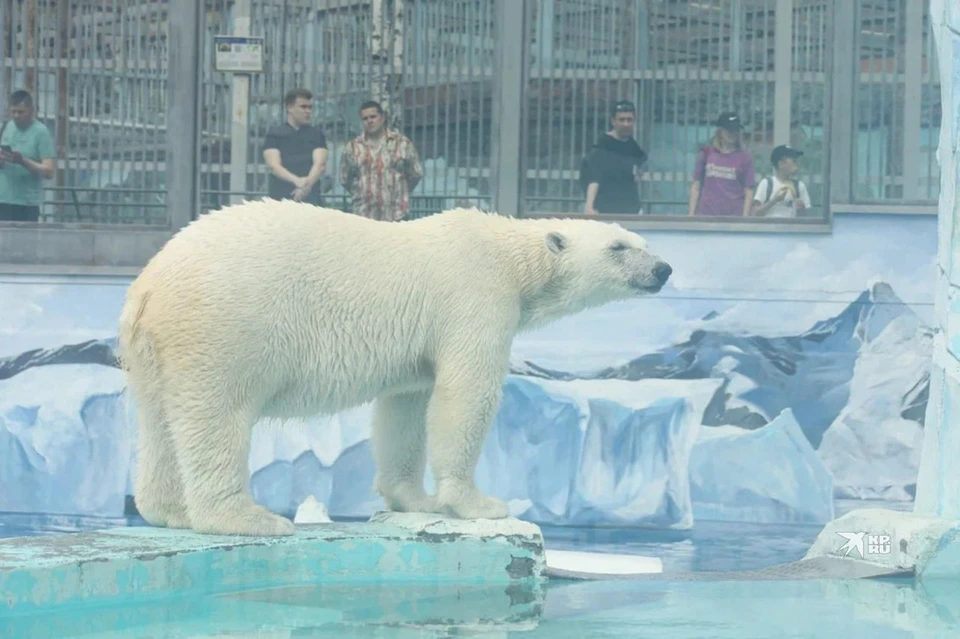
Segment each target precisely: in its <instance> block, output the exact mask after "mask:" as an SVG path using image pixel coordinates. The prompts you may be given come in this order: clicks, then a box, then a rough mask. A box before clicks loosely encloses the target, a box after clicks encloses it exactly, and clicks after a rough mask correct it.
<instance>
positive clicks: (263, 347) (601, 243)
mask: <svg viewBox="0 0 960 639" xmlns="http://www.w3.org/2000/svg"><path fill="white" fill-rule="evenodd" d="M670 274H671V267H670V266H669V265H668V264H667V263H666V262H665V261H663V260H662V259H661V258H660V257H658V256H657V255H654V254H653V253H651V252H650V251H649V250H648V249H647V244H646V242H645V241H644V239H643V238H641V237H640V236H638V235H637V234H635V233H632V232H629V231H627V230H625V229H623V228H622V227H620V226H618V225H616V224H612V223H606V222H602V221H598V220H573V219H515V218H510V217H506V216H502V215H498V214H494V213H486V212H483V211H479V210H476V209H454V210H449V211H445V212H442V213H439V214H437V215H433V216H430V217H426V218H423V219H418V220H411V221H404V222H399V223H396V222H382V221H374V220H370V219H366V218H363V217H359V216H356V215H352V214H348V213H342V212H339V211H336V210H331V209H325V208H319V207H315V206H312V205H310V204H305V203H298V202H295V201H282V202H280V201H275V200H260V201H250V202H244V203H242V204H239V205H235V206H229V207H226V208H223V209H221V210H218V211H216V212H212V213H209V214H206V215H203V216H201V217H200V219H198V220H197V221H194V222H193V223H191V224H189V225H188V226H187V227H186V228H184V229H182V230H180V231H179V232H178V233H177V234H176V235H175V236H174V237H173V238H171V239H170V240H169V241H168V242H167V244H166V245H165V246H163V247H162V248H161V250H160V251H159V252H158V253H156V255H154V257H153V258H152V259H151V260H150V261H149V262H148V264H147V265H146V266H145V267H144V268H143V270H142V271H141V272H140V274H139V275H138V277H137V278H136V279H135V280H134V282H133V283H132V284H131V285H130V287H129V289H128V291H127V297H126V300H125V303H124V306H123V309H122V312H121V315H120V320H119V333H118V356H119V359H120V362H121V364H122V366H123V368H124V370H125V371H126V374H127V379H128V390H129V392H130V394H131V396H132V398H133V399H134V402H135V404H136V405H137V413H138V417H137V420H138V423H139V442H138V447H139V470H138V476H137V478H136V486H135V499H136V503H137V506H138V509H139V511H140V513H141V515H142V516H143V517H144V518H145V519H146V520H147V521H148V522H149V523H151V524H152V525H155V526H166V527H173V528H192V529H193V530H194V531H196V532H199V533H210V534H230V535H257V536H276V535H290V534H292V533H293V532H294V525H293V523H292V522H291V521H290V520H289V519H287V518H285V517H281V516H278V515H276V514H274V513H271V512H269V511H268V510H267V509H265V508H263V507H261V506H260V505H258V504H257V503H255V502H254V500H253V498H252V496H251V494H250V492H249V465H248V463H249V453H250V440H251V432H252V429H253V426H254V424H255V423H256V422H257V421H258V420H259V419H260V418H261V417H272V418H296V417H306V416H314V415H320V414H326V415H330V414H334V413H336V412H339V411H343V410H345V409H348V408H351V407H354V406H358V405H361V404H364V403H367V402H370V401H374V400H375V409H374V417H373V423H372V425H371V439H372V445H373V453H374V460H375V463H376V474H375V481H374V487H373V489H374V490H375V491H376V492H377V493H379V494H380V495H381V496H382V498H383V500H384V503H385V506H386V507H387V508H388V509H390V510H394V511H408V512H409V511H415V512H436V513H441V514H446V515H447V516H451V517H456V518H464V519H474V518H490V519H496V518H503V517H507V516H508V510H507V507H506V505H505V504H504V503H503V502H502V501H500V500H498V499H495V498H493V497H491V496H487V495H484V494H482V493H481V492H480V491H479V490H478V488H477V487H476V485H475V483H474V473H475V468H476V465H477V462H478V458H479V455H480V452H481V448H482V446H483V443H484V440H485V437H486V435H487V432H488V430H489V428H490V426H491V423H492V421H493V419H494V417H495V415H496V412H497V410H498V407H499V404H500V399H501V389H502V385H503V382H504V379H505V377H506V375H507V373H508V371H509V356H510V350H511V344H512V341H513V339H514V336H515V335H516V334H517V333H518V332H519V331H524V330H530V329H533V328H537V327H541V326H544V325H545V324H547V323H548V322H551V321H553V320H556V319H558V318H560V317H563V316H566V315H569V314H572V313H577V312H579V311H582V310H584V309H587V308H590V307H595V306H598V305H601V304H605V303H608V302H612V301H615V300H624V299H628V298H633V297H637V296H643V295H649V294H652V293H656V292H658V291H659V290H660V289H661V288H662V287H663V286H664V284H665V283H666V282H667V279H668V278H669V277H670ZM428 458H429V462H430V464H431V470H432V471H433V474H434V478H435V483H436V493H435V494H434V495H428V494H427V493H426V492H425V490H424V485H423V480H424V473H425V464H426V463H427V459H428Z"/></svg>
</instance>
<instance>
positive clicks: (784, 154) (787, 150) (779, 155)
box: [770, 144, 803, 166]
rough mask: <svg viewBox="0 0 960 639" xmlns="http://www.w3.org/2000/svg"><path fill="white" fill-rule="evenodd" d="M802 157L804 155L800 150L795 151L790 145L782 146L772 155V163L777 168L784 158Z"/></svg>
mask: <svg viewBox="0 0 960 639" xmlns="http://www.w3.org/2000/svg"><path fill="white" fill-rule="evenodd" d="M801 155H803V151H801V150H800V149H795V148H793V147H792V146H790V145H789V144H781V145H780V146H778V147H776V148H775V149H774V150H773V152H772V153H771V154H770V163H771V164H772V165H774V166H776V165H777V164H779V163H780V160H782V159H783V158H798V157H800V156H801Z"/></svg>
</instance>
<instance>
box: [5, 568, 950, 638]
mask: <svg viewBox="0 0 960 639" xmlns="http://www.w3.org/2000/svg"><path fill="white" fill-rule="evenodd" d="M958 615H960V584H957V583H955V582H951V583H946V582H945V583H940V584H933V585H929V584H926V585H924V586H922V587H920V586H914V585H912V583H911V582H908V581H904V582H895V581H871V580H859V581H847V582H839V581H765V582H736V581H734V582H722V581H712V582H622V581H603V582H554V583H552V584H550V585H549V586H548V587H547V589H546V593H545V596H544V597H543V598H542V599H538V598H537V596H536V593H533V592H531V591H517V590H514V591H505V590H504V589H503V588H502V587H501V588H463V587H461V588H449V587H447V588H441V587H435V586H396V585H394V586H379V587H378V586H369V587H364V586H353V587H324V586H321V585H313V586H302V587H288V588H276V589H265V590H256V591H247V592H244V593H240V594H234V595H226V596H220V597H211V598H207V599H199V600H196V599H194V600H190V601H175V602H164V603H158V604H156V605H151V606H138V607H131V608H128V609H101V610H97V611H87V612H85V613H66V614H64V613H60V614H58V615H57V616H56V618H55V619H51V618H46V619H36V620H26V619H20V620H14V622H15V623H16V626H13V625H9V626H7V627H6V629H5V630H4V629H3V622H2V620H0V636H2V637H17V638H20V637H23V638H26V637H29V638H30V639H45V638H46V637H60V638H62V639H66V638H74V637H86V638H91V639H107V638H110V639H114V638H117V639H119V638H121V637H122V638H124V639H143V638H147V637H150V638H151V639H158V638H161V637H162V638H167V639H173V638H186V637H191V638H194V639H206V638H210V639H212V638H214V637H217V638H219V639H223V638H226V637H231V638H235V639H240V638H250V639H254V638H256V639H267V638H269V639H279V638H281V637H282V638H288V637H289V638H291V639H293V638H297V639H301V638H308V637H317V638H319V637H337V638H341V639H346V638H352V637H370V638H382V639H401V638H404V639H406V638H414V637H416V638H425V637H460V636H476V637H498V638H503V637H518V638H529V639H535V638H541V637H542V638H544V639H557V638H561V637H570V638H571V639H573V638H577V639H586V638H590V637H614V638H621V637H651V638H654V637H656V638H658V639H688V638H689V639H693V638H696V639H727V638H730V639H734V638H736V639H747V638H758V639H759V638H768V637H769V638H771V639H773V638H776V639H793V638H797V639H799V638H803V639H806V638H821V637H823V638H828V639H833V638H836V639H856V638H860V637H862V638H864V639H888V638H889V639H893V638H901V637H943V638H946V637H956V636H960V622H958ZM11 632H13V633H15V634H10V633H11Z"/></svg>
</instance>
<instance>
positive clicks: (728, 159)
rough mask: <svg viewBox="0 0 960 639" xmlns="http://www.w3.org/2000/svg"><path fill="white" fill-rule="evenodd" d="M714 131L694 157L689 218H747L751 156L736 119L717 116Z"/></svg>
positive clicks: (750, 182)
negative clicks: (722, 216) (709, 140)
mask: <svg viewBox="0 0 960 639" xmlns="http://www.w3.org/2000/svg"><path fill="white" fill-rule="evenodd" d="M716 125H717V132H716V134H715V135H714V136H713V140H711V142H710V144H709V145H708V146H705V147H704V148H703V149H701V150H700V153H699V154H697V163H696V166H695V167H694V169H693V184H692V185H691V187H690V202H689V204H688V208H687V212H688V213H689V214H690V215H713V216H717V215H742V216H748V215H750V209H751V202H752V200H753V189H754V187H755V186H756V184H755V182H754V174H753V156H752V155H750V153H748V152H747V151H746V150H745V149H744V148H743V142H742V140H741V137H740V118H738V117H737V114H736V113H730V112H726V113H721V114H720V117H719V118H717V121H716Z"/></svg>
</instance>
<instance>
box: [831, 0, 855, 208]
mask: <svg viewBox="0 0 960 639" xmlns="http://www.w3.org/2000/svg"><path fill="white" fill-rule="evenodd" d="M859 6H860V4H859V2H852V1H851V2H835V3H833V5H832V6H831V7H830V18H829V19H828V20H827V33H828V37H827V64H828V68H829V71H830V73H829V74H828V75H827V77H828V78H829V80H828V81H829V82H830V89H829V92H828V100H829V101H828V105H829V112H828V113H827V118H826V126H827V131H826V136H825V137H826V139H827V140H829V142H830V144H829V146H828V151H827V153H826V154H827V155H828V156H829V157H828V162H827V164H826V167H827V170H828V171H829V173H828V175H829V179H830V193H829V201H830V202H831V203H833V204H847V203H850V202H851V201H852V199H853V180H854V168H853V164H854V159H855V157H856V152H855V148H856V147H855V144H856V142H857V139H858V138H857V135H856V134H855V131H856V129H857V126H858V121H859V118H858V116H857V111H856V109H855V106H856V103H857V95H858V93H857V82H856V81H857V77H858V71H859V64H858V61H859V49H860V47H859V41H860V28H859V25H860V18H859V14H860V11H859Z"/></svg>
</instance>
